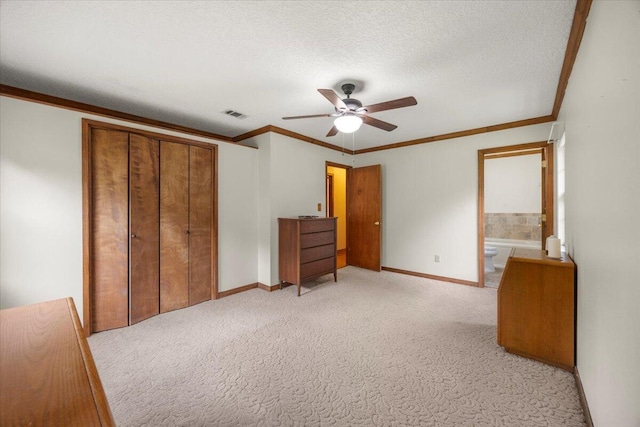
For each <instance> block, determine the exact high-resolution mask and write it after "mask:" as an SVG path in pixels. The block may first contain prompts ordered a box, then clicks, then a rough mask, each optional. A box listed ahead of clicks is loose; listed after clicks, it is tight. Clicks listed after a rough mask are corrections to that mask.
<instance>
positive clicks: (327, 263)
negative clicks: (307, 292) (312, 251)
mask: <svg viewBox="0 0 640 427" xmlns="http://www.w3.org/2000/svg"><path fill="white" fill-rule="evenodd" d="M335 264H336V259H335V257H331V258H325V259H321V260H318V261H313V262H308V263H306V264H302V265H301V266H300V279H301V280H302V279H304V278H305V277H310V276H315V275H318V274H322V273H327V274H328V273H333V272H334V268H335Z"/></svg>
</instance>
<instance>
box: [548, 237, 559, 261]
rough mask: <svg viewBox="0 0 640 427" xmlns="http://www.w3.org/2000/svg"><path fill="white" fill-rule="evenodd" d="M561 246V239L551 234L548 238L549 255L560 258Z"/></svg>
mask: <svg viewBox="0 0 640 427" xmlns="http://www.w3.org/2000/svg"><path fill="white" fill-rule="evenodd" d="M560 246H561V242H560V239H558V238H557V237H555V236H549V238H547V256H548V257H549V258H560V257H561V253H560Z"/></svg>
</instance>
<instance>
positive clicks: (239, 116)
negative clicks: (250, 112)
mask: <svg viewBox="0 0 640 427" xmlns="http://www.w3.org/2000/svg"><path fill="white" fill-rule="evenodd" d="M222 113H223V114H226V115H227V116H231V117H235V118H236V119H246V118H247V115H246V114H242V113H239V112H237V111H234V110H224V111H223V112H222Z"/></svg>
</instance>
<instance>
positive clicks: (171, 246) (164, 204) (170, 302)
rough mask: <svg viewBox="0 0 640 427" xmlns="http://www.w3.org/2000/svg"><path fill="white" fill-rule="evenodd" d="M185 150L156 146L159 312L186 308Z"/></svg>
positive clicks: (166, 144) (184, 147) (177, 146)
mask: <svg viewBox="0 0 640 427" xmlns="http://www.w3.org/2000/svg"><path fill="white" fill-rule="evenodd" d="M188 233H189V146H188V145H185V144H178V143H174V142H166V141H162V142H161V143H160V312H161V313H164V312H167V311H171V310H176V309H178V308H183V307H187V306H188V305H189V234H188Z"/></svg>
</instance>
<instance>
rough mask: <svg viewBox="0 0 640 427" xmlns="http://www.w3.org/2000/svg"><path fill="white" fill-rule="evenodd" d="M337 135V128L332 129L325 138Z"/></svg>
mask: <svg viewBox="0 0 640 427" xmlns="http://www.w3.org/2000/svg"><path fill="white" fill-rule="evenodd" d="M337 133H338V128H337V127H335V126H334V127H332V128H331V130H330V131H329V133H328V134H327V136H334V135H336V134H337Z"/></svg>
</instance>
